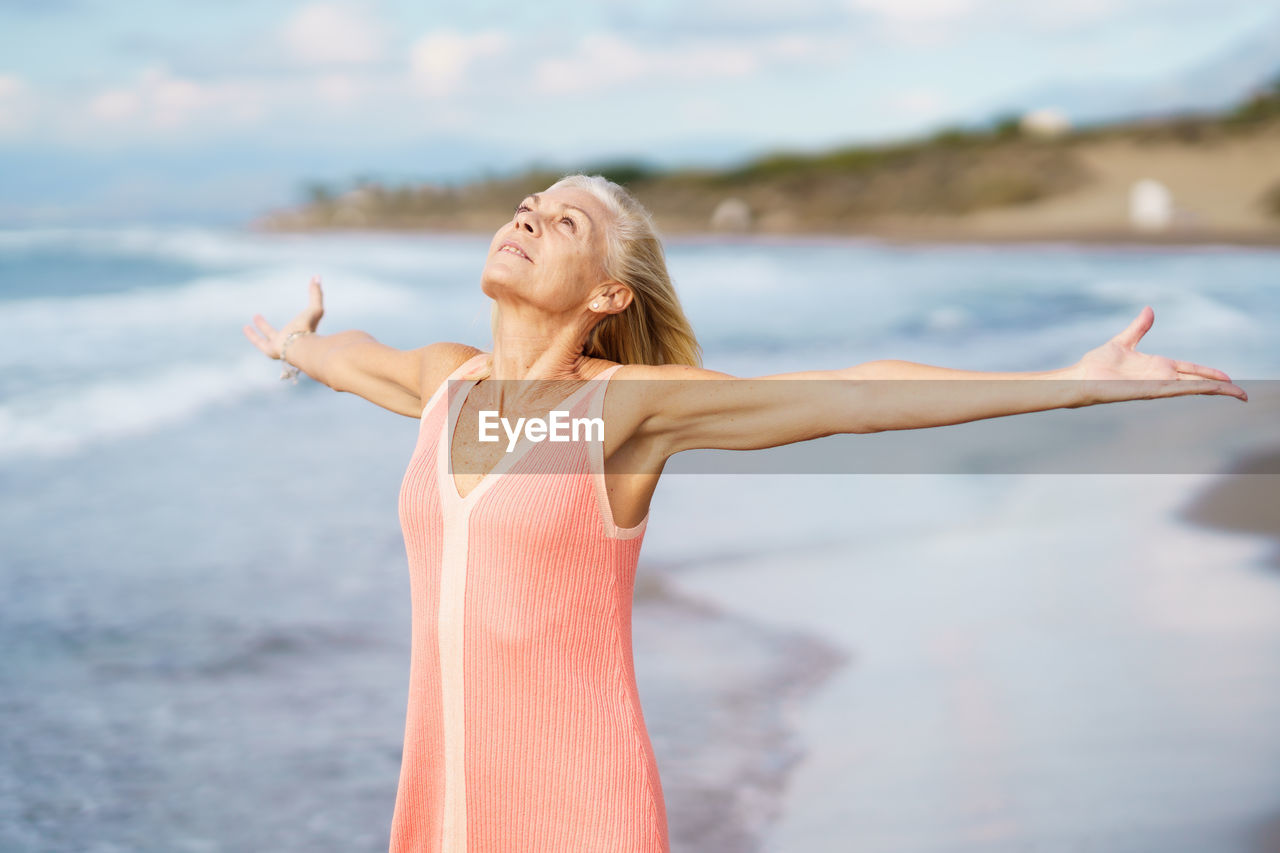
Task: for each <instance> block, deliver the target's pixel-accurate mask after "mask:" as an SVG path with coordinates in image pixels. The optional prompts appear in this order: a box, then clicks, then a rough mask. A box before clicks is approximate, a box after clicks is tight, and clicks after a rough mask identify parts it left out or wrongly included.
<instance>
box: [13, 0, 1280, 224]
mask: <svg viewBox="0 0 1280 853" xmlns="http://www.w3.org/2000/svg"><path fill="white" fill-rule="evenodd" d="M1278 21H1280V4H1277V3H1273V2H1257V0H1213V2H1205V0H1071V2H1066V1H1065V0H1041V2H1038V3H1026V2H1022V0H787V2H781V3H767V4H766V3H752V2H746V0H736V2H731V0H708V2H658V3H644V4H639V3H622V2H612V0H604V2H595V3H581V4H579V3H562V2H560V3H558V2H552V0H544V2H540V3H523V4H517V3H494V2H476V0H472V2H466V3H464V2H457V3H452V4H442V3H421V2H418V3H409V2H394V1H393V0H351V1H350V2H345V1H339V0H335V2H248V0H221V2H211V0H210V1H209V2H203V0H201V1H200V2H194V1H193V2H185V3H184V2H172V0H171V2H154V0H142V1H141V2H139V0H132V2H128V3H127V4H126V3H122V2H116V3H106V2H93V0H0V155H3V156H4V158H5V159H6V160H7V161H8V163H7V165H0V181H3V182H4V183H6V184H8V189H9V192H8V193H5V192H0V221H10V222H12V221H18V220H22V219H24V218H25V219H30V220H33V221H40V220H48V221H56V220H58V219H59V218H60V217H61V218H67V217H71V218H75V217H76V216H77V215H80V216H89V215H91V213H92V211H93V210H99V211H101V210H104V209H106V208H105V207H104V205H105V206H108V207H109V206H110V205H113V204H114V205H117V207H116V208H112V209H117V210H122V211H123V212H124V213H123V214H122V215H124V214H128V215H136V216H144V215H146V213H147V212H148V211H151V212H152V213H155V212H157V211H161V210H162V208H164V206H165V205H164V203H162V202H163V200H164V199H168V200H169V202H168V203H169V204H170V207H172V206H173V204H174V203H175V202H174V201H173V197H174V194H175V192H181V193H184V194H187V195H188V196H189V200H190V201H191V204H190V205H188V207H189V208H190V210H192V211H195V212H198V211H200V210H204V211H206V212H208V211H216V210H224V211H233V212H234V215H242V214H244V213H245V212H246V211H247V210H249V209H251V208H252V207H254V206H262V205H266V204H270V203H273V202H279V201H282V200H287V199H288V197H289V196H290V194H296V190H297V185H298V184H299V182H300V181H301V180H303V179H305V178H306V177H308V176H310V177H315V178H320V179H327V180H339V179H346V178H349V177H351V176H352V175H354V174H358V173H364V174H369V175H388V176H392V175H401V176H406V177H408V176H412V175H419V176H422V177H442V176H448V175H463V174H471V173H475V172H477V171H479V170H482V169H489V170H493V171H509V170H512V169H515V168H519V167H520V166H522V165H524V164H525V163H528V162H532V161H535V160H540V161H543V162H557V163H568V162H571V161H575V160H576V161H582V160H603V159H610V158H614V157H623V156H650V157H654V158H656V159H659V160H667V161H671V160H679V159H681V158H684V159H688V160H695V159H697V160H703V161H716V160H717V159H719V160H725V159H726V158H732V157H736V156H740V155H741V154H742V153H743V152H748V151H753V150H766V149H769V148H776V147H792V148H818V147H822V146H827V145H833V144H838V143H842V142H848V141H853V140H865V141H872V140H880V139H887V138H894V137H902V136H907V135H911V134H914V133H919V132H923V131H927V130H929V129H931V128H935V127H938V126H940V125H942V124H946V123H950V122H955V121H974V120H978V119H982V118H984V117H989V116H990V115H992V114H994V113H995V112H996V111H999V110H1001V109H1003V108H1006V107H1008V106H1010V105H1020V106H1025V107H1027V108H1032V107H1037V106H1052V105H1051V104H1037V103H1025V104H1023V103H1021V101H1022V100H1024V99H1025V98H1026V96H1027V95H1028V93H1034V92H1036V91H1041V90H1047V89H1046V87H1052V86H1056V85H1060V84H1063V83H1071V82H1072V81H1124V80H1131V81H1143V80H1159V79H1161V78H1163V77H1167V76H1169V75H1175V74H1177V73H1179V72H1182V71H1185V70H1186V69H1188V68H1192V67H1195V66H1196V64H1197V63H1201V62H1205V61H1208V60H1210V59H1212V58H1213V57H1215V56H1219V55H1221V54H1222V52H1223V51H1226V50H1229V48H1230V47H1231V45H1233V44H1235V43H1238V42H1239V41H1241V40H1242V39H1246V38H1248V37H1249V36H1250V35H1251V34H1254V33H1257V32H1258V31H1259V30H1261V29H1265V28H1273V29H1274V28H1275V27H1276V26H1277V22H1278ZM175 182H176V184H177V186H175ZM0 189H2V187H0ZM77 192H78V193H79V194H78V195H77ZM5 195H8V196H9V198H8V199H7V200H6V199H4V198H2V197H3V196H5ZM157 205H159V207H157ZM181 208H182V205H180V204H179V205H178V206H177V208H175V209H181ZM77 212H78V213H77Z"/></svg>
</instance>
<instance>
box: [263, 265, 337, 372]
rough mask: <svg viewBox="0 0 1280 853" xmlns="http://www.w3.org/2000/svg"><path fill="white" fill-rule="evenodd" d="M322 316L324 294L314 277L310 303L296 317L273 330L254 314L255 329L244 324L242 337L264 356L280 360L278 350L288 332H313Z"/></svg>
mask: <svg viewBox="0 0 1280 853" xmlns="http://www.w3.org/2000/svg"><path fill="white" fill-rule="evenodd" d="M323 316H324V294H323V293H322V292H321V290H320V277H319V276H316V277H314V278H312V279H311V301H310V302H308V303H307V307H306V308H304V309H302V311H301V312H300V313H299V314H298V316H296V317H294V318H293V319H292V320H290V321H289V322H288V324H287V325H285V326H284V327H283V328H280V329H275V328H272V326H271V324H270V323H268V322H267V319H266V318H265V317H263V316H262V315H261V314H254V315H253V325H254V326H257V328H256V329H255V328H254V327H253V326H250V325H249V324H248V323H245V325H244V336H245V337H246V338H248V339H249V342H250V343H251V344H253V345H254V346H255V347H257V348H258V349H260V350H262V351H263V352H264V353H265V354H266V355H268V356H270V357H271V358H275V359H278V358H280V348H281V347H282V346H283V345H284V339H285V338H287V337H288V336H289V333H290V332H314V331H315V330H316V326H318V325H319V324H320V318H321V317H323Z"/></svg>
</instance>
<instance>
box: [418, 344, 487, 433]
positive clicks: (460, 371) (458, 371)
mask: <svg viewBox="0 0 1280 853" xmlns="http://www.w3.org/2000/svg"><path fill="white" fill-rule="evenodd" d="M487 355H488V353H487V352H481V353H476V354H475V355H473V356H471V358H469V359H467V360H466V361H464V362H462V364H459V365H458V366H457V367H455V368H454V369H453V372H452V373H450V374H449V375H448V376H446V377H445V378H444V381H443V382H441V383H440V385H439V386H438V387H437V388H436V390H435V391H433V392H432V393H431V397H430V399H428V400H427V402H426V403H425V404H424V405H423V407H422V411H421V412H419V413H418V419H419V420H421V419H423V418H425V417H426V415H427V412H429V411H430V410H431V407H432V406H434V405H435V404H436V400H437V399H438V398H439V397H440V395H441V394H442V393H444V391H445V389H447V388H448V387H449V383H450V382H452V381H453V380H455V379H459V378H461V377H462V376H463V375H464V374H465V373H466V371H467V369H468V368H469V367H471V365H472V362H474V361H475V360H476V359H479V358H482V357H484V356H487Z"/></svg>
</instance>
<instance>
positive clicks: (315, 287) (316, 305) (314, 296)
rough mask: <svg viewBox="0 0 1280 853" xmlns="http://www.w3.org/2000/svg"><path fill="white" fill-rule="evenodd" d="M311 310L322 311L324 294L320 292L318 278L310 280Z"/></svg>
mask: <svg viewBox="0 0 1280 853" xmlns="http://www.w3.org/2000/svg"><path fill="white" fill-rule="evenodd" d="M311 308H313V309H315V310H317V311H321V310H323V309H324V294H323V293H322V292H321V290H320V276H315V277H314V278H312V279H311Z"/></svg>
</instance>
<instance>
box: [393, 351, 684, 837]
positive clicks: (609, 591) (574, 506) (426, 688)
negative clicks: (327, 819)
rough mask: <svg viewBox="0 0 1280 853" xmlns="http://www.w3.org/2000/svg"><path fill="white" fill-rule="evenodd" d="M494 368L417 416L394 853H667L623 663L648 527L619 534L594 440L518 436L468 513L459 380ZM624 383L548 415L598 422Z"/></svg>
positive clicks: (589, 387) (409, 479) (640, 720)
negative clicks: (457, 479)
mask: <svg viewBox="0 0 1280 853" xmlns="http://www.w3.org/2000/svg"><path fill="white" fill-rule="evenodd" d="M486 358H488V354H485V353H482V354H480V355H477V356H476V357H475V358H473V359H471V360H470V361H468V362H466V363H465V364H463V365H462V366H461V367H459V368H458V369H457V370H455V371H454V372H453V374H451V375H450V377H449V379H448V380H446V381H445V382H444V383H442V384H441V386H440V388H439V389H437V390H436V392H435V394H433V395H432V397H431V399H430V400H429V401H427V404H426V406H425V407H424V408H423V410H422V415H421V420H422V423H421V426H420V431H419V435H418V443H417V446H416V447H415V448H414V452H413V457H412V459H411V460H410V462H409V467H408V470H407V471H406V472H405V476H404V481H403V483H402V485H401V489H400V502H399V509H400V523H401V527H402V529H403V532H404V540H405V549H406V552H407V554H408V559H409V577H410V593H411V596H412V605H413V621H412V657H411V662H410V670H409V682H410V683H409V703H408V712H407V714H406V720H405V733H404V753H403V759H402V764H401V769H400V785H399V790H398V792H397V795H396V803H395V812H394V815H393V817H392V823H391V848H390V849H391V853H427V851H432V853H435V852H436V851H439V853H463V851H471V853H491V852H492V853H524V851H528V853H534V851H537V853H576V851H592V853H612V851H617V853H659V851H661V853H667V852H668V851H669V850H670V842H669V840H668V834H667V815H666V807H665V803H664V801H663V795H662V787H661V784H660V781H659V778H658V766H657V762H656V760H655V758H654V752H653V747H652V745H651V743H650V740H649V736H648V732H647V730H646V728H645V723H644V716H643V714H642V713H641V710H640V696H639V692H638V691H637V688H636V679H635V670H634V668H633V661H632V650H631V603H632V592H633V588H634V579H635V570H636V563H637V561H638V559H639V555H640V545H641V542H642V541H643V539H644V530H645V526H646V525H647V523H648V520H649V517H648V515H646V516H645V518H644V519H643V520H642V521H641V522H640V524H638V525H636V526H635V527H631V528H620V527H618V526H617V525H616V524H614V522H613V517H612V513H611V511H610V508H609V503H608V498H607V494H606V492H605V477H604V461H603V460H604V454H603V448H602V443H601V442H599V441H577V442H551V441H540V442H531V441H529V440H528V438H525V437H522V438H521V439H520V442H519V443H518V444H517V445H516V446H515V448H514V449H512V450H511V451H510V452H509V453H507V454H506V455H505V456H504V457H503V459H502V460H501V461H500V462H499V463H498V464H497V466H496V467H495V468H494V469H493V471H492V472H491V473H490V474H489V475H488V476H486V477H485V478H484V479H483V480H482V481H481V482H480V483H479V485H477V486H476V487H475V488H474V489H473V490H472V491H471V492H470V493H469V494H468V495H467V496H466V497H465V498H464V497H461V496H460V495H459V493H458V490H457V487H456V485H455V483H454V478H453V474H452V472H451V471H450V464H449V462H450V447H451V444H452V436H453V431H454V426H455V424H456V423H457V420H458V413H459V411H460V410H461V408H462V403H463V401H464V400H465V399H466V394H467V392H468V391H469V390H470V389H471V388H472V386H474V385H475V384H476V382H477V381H478V380H475V379H470V380H464V381H460V382H459V381H454V380H455V379H456V378H457V377H459V376H462V375H466V374H467V373H468V372H469V371H470V370H471V369H473V368H475V367H478V366H479V365H480V364H481V363H482V362H483V361H484V360H485V359H486ZM619 367H621V365H614V366H613V367H610V368H608V369H606V370H605V371H603V372H602V373H601V374H600V375H598V376H596V377H595V378H593V379H591V380H589V381H588V382H587V383H586V385H585V386H584V387H582V388H580V389H578V391H576V392H575V393H573V394H572V395H570V396H569V397H568V398H567V399H565V400H564V401H563V402H562V403H560V404H559V405H557V406H556V407H555V408H556V409H557V410H562V411H563V410H567V411H569V412H570V417H571V418H580V417H593V418H594V417H602V410H603V405H604V394H605V389H606V388H607V386H608V381H609V378H610V377H611V376H612V375H613V373H614V372H615V371H616V370H617V369H618V368H619ZM499 432H501V430H499ZM501 440H502V441H503V446H504V447H505V446H506V438H505V435H504V436H503V438H502V439H501Z"/></svg>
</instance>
